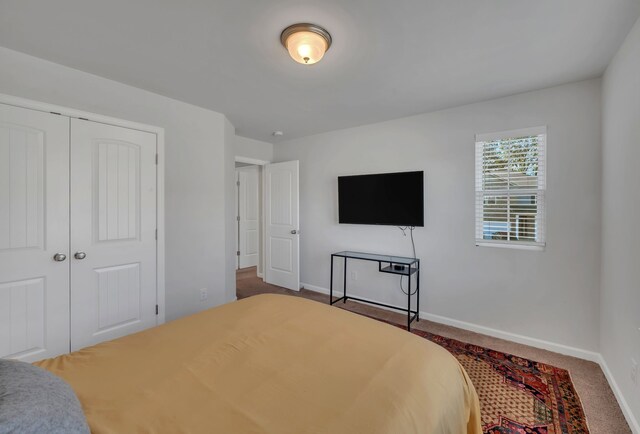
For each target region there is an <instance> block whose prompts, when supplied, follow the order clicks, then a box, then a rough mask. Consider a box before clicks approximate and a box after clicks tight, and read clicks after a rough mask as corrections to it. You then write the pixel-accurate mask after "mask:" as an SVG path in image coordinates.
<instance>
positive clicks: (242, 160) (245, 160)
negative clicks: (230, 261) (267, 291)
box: [235, 155, 271, 281]
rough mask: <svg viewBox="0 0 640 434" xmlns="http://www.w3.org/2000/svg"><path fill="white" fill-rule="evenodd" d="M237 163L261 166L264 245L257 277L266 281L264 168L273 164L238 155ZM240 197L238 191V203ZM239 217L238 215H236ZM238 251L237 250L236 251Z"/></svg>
mask: <svg viewBox="0 0 640 434" xmlns="http://www.w3.org/2000/svg"><path fill="white" fill-rule="evenodd" d="M235 162H236V163H244V164H253V165H254V166H261V174H260V181H261V182H260V185H261V187H260V190H261V191H260V200H261V202H262V206H261V208H260V213H261V217H260V239H261V244H262V249H261V251H260V258H259V261H260V262H259V264H258V265H259V267H258V271H257V275H258V277H259V278H260V279H262V280H263V281H264V266H265V256H266V253H265V243H266V239H265V230H266V228H265V218H264V212H265V209H266V208H265V203H264V199H265V194H264V167H263V166H265V165H267V164H271V161H268V160H259V159H257V158H249V157H242V156H240V155H236V156H235ZM237 198H238V195H237V190H236V201H237V200H238V199H237ZM236 210H237V206H236ZM236 215H237V214H236ZM237 231H238V225H237V224H236V233H237ZM236 235H237V234H236ZM236 243H237V237H236ZM236 250H237V249H236ZM237 263H238V256H237V255H236V264H237ZM237 269H238V267H237V265H236V270H237ZM260 270H262V272H260Z"/></svg>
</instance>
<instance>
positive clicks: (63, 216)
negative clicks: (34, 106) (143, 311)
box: [0, 104, 69, 362]
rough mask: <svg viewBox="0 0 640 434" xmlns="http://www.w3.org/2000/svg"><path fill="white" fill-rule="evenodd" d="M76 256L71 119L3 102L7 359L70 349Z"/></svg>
mask: <svg viewBox="0 0 640 434" xmlns="http://www.w3.org/2000/svg"><path fill="white" fill-rule="evenodd" d="M56 254H60V255H59V256H57V257H56V259H57V260H56V259H54V256H55V255H56ZM68 256H69V118H67V117H64V116H58V115H54V114H50V113H43V112H39V111H35V110H27V109H23V108H17V107H12V106H8V105H4V104H0V357H6V358H15V359H21V360H24V361H29V362H30V361H35V360H39V359H43V358H47V357H53V356H56V355H59V354H62V353H66V352H68V351H69V259H68Z"/></svg>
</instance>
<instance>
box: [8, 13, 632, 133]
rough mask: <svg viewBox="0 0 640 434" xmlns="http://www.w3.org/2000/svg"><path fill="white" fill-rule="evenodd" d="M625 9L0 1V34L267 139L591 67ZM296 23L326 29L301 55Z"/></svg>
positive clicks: (622, 22)
mask: <svg viewBox="0 0 640 434" xmlns="http://www.w3.org/2000/svg"><path fill="white" fill-rule="evenodd" d="M639 15H640V1H638V0H395V1H392V0H343V1H338V0H324V1H319V0H314V1H309V0H103V1H98V0H56V1H51V0H39V1H38V0H0V45H2V46H5V47H7V48H11V49H14V50H17V51H22V52H25V53H28V54H31V55H34V56H37V57H41V58H44V59H47V60H51V61H53V62H57V63H60V64H63V65H67V66H70V67H73V68H76V69H80V70H83V71H87V72H91V73H94V74H97V75H100V76H103V77H107V78H111V79H113V80H117V81H120V82H123V83H127V84H130V85H133V86H137V87H140V88H144V89H147V90H150V91H153V92H157V93H159V94H163V95H166V96H169V97H172V98H175V99H179V100H182V101H186V102H190V103H193V104H196V105H199V106H202V107H207V108H210V109H212V110H215V111H218V112H222V113H225V114H226V115H227V116H228V117H229V119H230V120H231V122H232V123H233V124H234V125H235V126H236V129H237V133H238V134H239V135H243V136H247V137H251V138H255V139H259V140H265V141H271V142H275V141H278V140H286V139H290V138H294V137H299V136H304V135H309V134H315V133H319V132H324V131H330V130H335V129H340V128H346V127H351V126H356V125H361V124H366V123H371V122H377V121H383V120H389V119H394V118H399V117H403V116H408V115H412V114H417V113H422V112H426V111H430V110H435V109H440V108H445V107H452V106H456V105H460V104H465V103H469V102H474V101H480V100H485V99H489V98H494V97H499V96H503V95H508V94H513V93H518V92H524V91H528V90H533V89H538V88H543V87H548V86H552V85H556V84H561V83H566V82H570V81H575V80H580V79H585V78H590V77H597V76H599V75H600V74H602V72H603V71H604V69H605V67H606V65H607V64H608V62H609V61H610V59H611V57H612V56H613V54H614V53H615V52H616V50H617V48H618V47H619V45H620V44H621V42H622V41H623V39H624V37H625V36H626V34H627V32H628V31H629V30H630V28H631V26H632V25H633V23H634V22H635V20H636V19H637V18H638V16H639ZM303 21H306V22H313V23H317V24H319V25H321V26H323V27H325V28H326V29H327V30H328V31H329V32H330V33H331V34H332V36H333V41H334V42H333V46H332V47H331V49H330V50H329V51H328V53H327V55H326V56H325V58H324V59H323V60H322V61H321V62H320V63H318V64H316V65H313V66H304V65H299V64H297V63H294V62H293V61H292V60H291V59H290V58H289V57H288V55H287V52H286V51H285V49H284V48H283V47H282V46H281V45H280V41H279V35H280V32H281V30H282V29H283V28H284V27H286V26H288V25H290V24H293V23H295V22H303ZM275 130H282V131H284V132H285V135H284V137H283V138H282V139H276V138H274V137H272V136H271V133H272V132H273V131H275Z"/></svg>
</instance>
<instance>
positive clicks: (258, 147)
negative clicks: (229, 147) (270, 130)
mask: <svg viewBox="0 0 640 434" xmlns="http://www.w3.org/2000/svg"><path fill="white" fill-rule="evenodd" d="M235 152H236V156H237V157H246V158H252V159H254V160H262V161H273V144H271V143H267V142H262V141H260V140H254V139H250V138H248V137H242V136H235Z"/></svg>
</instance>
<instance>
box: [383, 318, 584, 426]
mask: <svg viewBox="0 0 640 434" xmlns="http://www.w3.org/2000/svg"><path fill="white" fill-rule="evenodd" d="M385 322H387V321H385ZM391 324H393V325H395V326H397V327H400V328H403V329H405V330H406V327H403V326H400V325H398V324H394V323H391ZM411 333H413V334H415V335H417V336H420V337H422V338H425V339H428V340H430V341H431V342H434V343H436V344H438V345H440V346H442V347H444V348H446V349H447V350H449V352H451V354H453V355H454V356H455V357H456V358H457V359H458V361H459V362H460V364H461V365H462V366H463V367H464V369H465V370H466V371H467V374H469V378H471V381H472V382H473V385H474V387H475V388H476V392H477V393H478V397H479V398H480V413H481V417H482V428H483V431H484V432H485V434H577V433H589V428H588V427H587V420H586V418H585V415H584V410H583V408H582V403H581V402H580V398H579V397H578V393H577V392H576V390H575V388H574V387H573V383H572V381H571V376H570V375H569V371H567V370H565V369H560V368H556V367H555V366H551V365H547V364H545V363H540V362H535V361H533V360H528V359H524V358H522V357H518V356H514V355H511V354H506V353H501V352H500V351H494V350H490V349H488V348H484V347H479V346H477V345H472V344H467V343H465V342H460V341H456V340H455V339H449V338H445V337H442V336H438V335H434V334H432V333H428V332H424V331H421V330H415V329H414V330H411Z"/></svg>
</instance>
